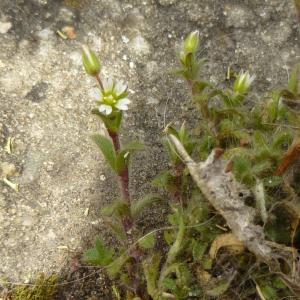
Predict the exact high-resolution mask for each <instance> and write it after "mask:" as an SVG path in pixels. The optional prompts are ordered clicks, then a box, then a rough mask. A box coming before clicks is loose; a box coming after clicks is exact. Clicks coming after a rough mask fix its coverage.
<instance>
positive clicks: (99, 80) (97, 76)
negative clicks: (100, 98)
mask: <svg viewBox="0 0 300 300" xmlns="http://www.w3.org/2000/svg"><path fill="white" fill-rule="evenodd" d="M96 79H97V81H98V83H99V85H100V88H101V90H102V91H104V87H103V83H102V80H101V78H100V75H99V74H97V75H96Z"/></svg>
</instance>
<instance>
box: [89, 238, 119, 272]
mask: <svg viewBox="0 0 300 300" xmlns="http://www.w3.org/2000/svg"><path fill="white" fill-rule="evenodd" d="M113 256H114V251H113V250H111V249H107V248H106V247H105V246H104V243H103V242H102V241H101V240H100V239H97V240H96V245H95V248H92V249H89V250H87V251H86V252H85V253H84V260H85V261H87V262H88V263H91V264H93V265H96V266H107V265H108V264H110V263H111V262H112V260H113Z"/></svg>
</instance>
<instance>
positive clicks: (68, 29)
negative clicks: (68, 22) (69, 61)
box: [62, 26, 77, 40]
mask: <svg viewBox="0 0 300 300" xmlns="http://www.w3.org/2000/svg"><path fill="white" fill-rule="evenodd" d="M62 32H63V33H65V34H66V36H67V37H68V38H69V39H70V40H74V39H76V36H77V34H76V31H75V28H74V27H73V26H65V27H63V28H62Z"/></svg>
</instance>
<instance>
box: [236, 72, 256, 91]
mask: <svg viewBox="0 0 300 300" xmlns="http://www.w3.org/2000/svg"><path fill="white" fill-rule="evenodd" d="M254 79H255V76H250V74H249V72H248V71H247V72H242V71H241V72H240V73H239V75H238V76H237V78H236V80H235V82H234V84H233V91H234V92H235V93H239V94H242V95H243V94H246V93H247V92H248V90H249V88H250V86H251V84H252V82H253V81H254Z"/></svg>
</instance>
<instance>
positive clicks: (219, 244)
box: [209, 233, 245, 259]
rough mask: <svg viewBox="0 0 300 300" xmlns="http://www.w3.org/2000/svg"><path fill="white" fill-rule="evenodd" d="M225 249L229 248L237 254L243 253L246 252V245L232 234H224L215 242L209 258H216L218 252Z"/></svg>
mask: <svg viewBox="0 0 300 300" xmlns="http://www.w3.org/2000/svg"><path fill="white" fill-rule="evenodd" d="M223 247H226V248H229V249H230V250H232V251H234V252H236V253H241V252H243V251H244V250H245V246H244V244H243V243H242V242H241V241H239V240H238V239H237V238H236V237H235V236H234V235H233V234H232V233H224V234H221V235H219V236H217V237H216V238H215V240H214V241H213V243H212V245H211V247H210V250H209V256H210V257H211V258H213V259H214V258H216V256H217V253H218V251H219V250H220V249H221V248H223Z"/></svg>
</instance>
